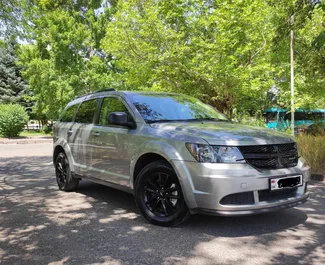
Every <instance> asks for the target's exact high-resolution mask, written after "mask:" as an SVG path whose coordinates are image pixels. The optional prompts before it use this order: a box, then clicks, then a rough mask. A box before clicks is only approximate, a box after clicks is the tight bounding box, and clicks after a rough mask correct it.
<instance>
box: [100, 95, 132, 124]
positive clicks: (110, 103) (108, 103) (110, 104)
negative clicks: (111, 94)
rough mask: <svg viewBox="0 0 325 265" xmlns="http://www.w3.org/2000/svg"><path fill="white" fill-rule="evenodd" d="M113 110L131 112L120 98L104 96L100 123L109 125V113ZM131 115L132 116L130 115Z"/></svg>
mask: <svg viewBox="0 0 325 265" xmlns="http://www.w3.org/2000/svg"><path fill="white" fill-rule="evenodd" d="M111 112H125V113H127V114H129V111H128V109H127V108H126V107H125V105H124V104H123V102H122V101H121V100H120V99H118V98H104V100H103V103H102V107H101V110H100V115H99V125H109V123H108V115H109V114H110V113H111ZM129 117H130V116H129Z"/></svg>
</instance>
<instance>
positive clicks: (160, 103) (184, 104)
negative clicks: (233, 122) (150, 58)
mask: <svg viewBox="0 0 325 265" xmlns="http://www.w3.org/2000/svg"><path fill="white" fill-rule="evenodd" d="M130 99H131V100H132V102H133V104H134V106H135V107H136V108H137V110H138V111H139V112H140V114H141V116H142V117H143V119H144V120H145V121H146V122H148V123H151V122H159V121H191V120H202V119H206V120H223V121H226V120H227V118H226V117H225V116H224V115H223V114H221V113H220V112H218V111H216V110H215V109H214V108H212V107H211V106H209V105H206V104H204V103H202V102H201V101H200V100H198V99H195V98H192V97H188V96H184V95H172V94H153V93H152V94H130Z"/></svg>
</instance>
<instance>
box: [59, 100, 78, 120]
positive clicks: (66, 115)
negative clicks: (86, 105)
mask: <svg viewBox="0 0 325 265" xmlns="http://www.w3.org/2000/svg"><path fill="white" fill-rule="evenodd" d="M78 106H79V104H75V105H72V106H70V107H68V108H67V109H66V110H65V111H64V112H63V114H62V116H61V119H60V121H62V122H73V118H74V115H75V114H76V111H77V108H78Z"/></svg>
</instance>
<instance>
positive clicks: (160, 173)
mask: <svg viewBox="0 0 325 265" xmlns="http://www.w3.org/2000/svg"><path fill="white" fill-rule="evenodd" d="M135 200H136V204H137V205H138V207H139V209H140V212H141V213H142V215H143V216H144V217H145V218H146V219H147V220H148V221H149V222H151V223H152V224H155V225H161V226H175V225H178V224H180V223H181V222H183V221H185V220H186V219H187V218H188V217H189V216H190V213H189V210H188V208H187V206H186V203H185V200H184V196H183V193H182V189H181V186H180V183H179V181H178V178H177V175H176V173H175V171H174V170H173V169H172V167H171V166H170V165H169V164H168V163H167V162H165V161H156V162H152V163H150V164H149V165H147V166H146V167H144V168H143V169H142V170H141V172H140V173H139V175H138V177H137V179H136V183H135Z"/></svg>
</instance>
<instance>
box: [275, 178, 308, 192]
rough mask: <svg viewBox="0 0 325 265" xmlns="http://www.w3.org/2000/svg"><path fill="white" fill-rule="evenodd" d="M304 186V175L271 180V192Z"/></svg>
mask: <svg viewBox="0 0 325 265" xmlns="http://www.w3.org/2000/svg"><path fill="white" fill-rule="evenodd" d="M299 186H302V175H297V176H290V177H284V178H276V179H270V190H281V189H285V188H294V187H299Z"/></svg>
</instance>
